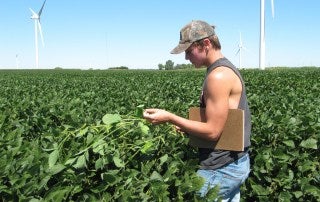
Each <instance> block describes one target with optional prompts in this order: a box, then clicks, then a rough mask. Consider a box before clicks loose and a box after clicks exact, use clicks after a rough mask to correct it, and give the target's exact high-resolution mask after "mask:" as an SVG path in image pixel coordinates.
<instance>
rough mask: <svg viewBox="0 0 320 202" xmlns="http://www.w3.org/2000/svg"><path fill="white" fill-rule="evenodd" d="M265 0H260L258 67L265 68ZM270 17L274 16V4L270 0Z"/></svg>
mask: <svg viewBox="0 0 320 202" xmlns="http://www.w3.org/2000/svg"><path fill="white" fill-rule="evenodd" d="M264 3H265V0H260V57H259V67H260V69H265V62H266V60H265V56H266V50H265V49H266V42H265V6H264ZM271 10H272V18H274V4H273V0H271Z"/></svg>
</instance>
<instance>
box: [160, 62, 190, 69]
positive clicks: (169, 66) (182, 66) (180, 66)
mask: <svg viewBox="0 0 320 202" xmlns="http://www.w3.org/2000/svg"><path fill="white" fill-rule="evenodd" d="M158 68H159V70H175V69H191V68H194V66H193V65H192V64H176V65H175V64H174V62H173V61H172V60H167V62H166V64H164V65H163V64H158Z"/></svg>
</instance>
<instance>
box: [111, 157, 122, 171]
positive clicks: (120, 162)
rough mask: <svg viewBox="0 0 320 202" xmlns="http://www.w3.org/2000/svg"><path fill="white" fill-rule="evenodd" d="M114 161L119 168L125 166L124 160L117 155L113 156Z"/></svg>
mask: <svg viewBox="0 0 320 202" xmlns="http://www.w3.org/2000/svg"><path fill="white" fill-rule="evenodd" d="M113 162H114V164H115V165H116V166H117V167H118V168H123V167H124V163H123V161H122V160H121V159H120V158H119V157H117V156H114V157H113Z"/></svg>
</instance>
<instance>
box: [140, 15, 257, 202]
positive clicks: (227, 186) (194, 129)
mask: <svg viewBox="0 0 320 202" xmlns="http://www.w3.org/2000/svg"><path fill="white" fill-rule="evenodd" d="M182 52H185V59H186V60H189V61H190V62H191V63H192V64H193V65H194V66H195V67H196V68H200V67H203V66H205V67H207V74H206V77H205V80H204V82H203V89H202V93H201V99H200V107H203V108H205V118H206V121H205V122H198V121H192V120H188V119H186V118H183V117H180V116H177V115H175V114H173V113H170V112H168V111H165V110H162V109H146V110H145V112H144V118H146V119H147V120H148V121H150V122H151V123H153V124H159V123H164V122H170V123H172V124H174V125H175V126H176V127H177V128H178V129H179V130H181V131H183V132H185V133H187V134H189V135H194V136H197V137H199V138H202V139H206V140H208V141H210V140H214V141H215V140H217V139H218V138H219V136H220V134H221V132H222V130H223V127H224V125H225V123H226V120H227V116H228V110H229V109H242V110H244V112H245V150H244V152H236V151H226V150H215V149H205V148H199V156H200V169H199V170H198V172H197V173H198V174H199V175H200V176H202V177H203V178H204V179H205V184H204V186H203V187H202V188H201V190H200V191H199V193H200V194H201V196H205V195H206V193H207V192H208V190H209V189H210V188H212V187H214V186H215V185H218V186H219V188H220V192H219V195H220V196H221V197H222V199H223V200H228V201H239V200H240V185H241V184H242V183H243V182H244V181H245V179H246V178H247V177H248V175H249V171H250V160H249V155H248V147H249V146H250V133H251V117H250V110H249V107H248V102H247V96H246V92H245V85H244V81H243V79H242V77H241V75H240V72H239V71H238V70H237V69H236V67H235V66H234V65H233V64H231V62H230V61H229V60H227V59H226V58H225V57H224V56H223V55H222V53H221V45H220V42H219V39H218V37H217V35H216V33H215V31H214V26H210V25H209V24H208V23H206V22H204V21H192V22H190V23H189V24H187V25H186V26H184V27H183V28H182V29H181V30H180V41H179V44H178V46H177V47H175V48H174V49H173V50H172V51H171V53H172V54H179V53H182Z"/></svg>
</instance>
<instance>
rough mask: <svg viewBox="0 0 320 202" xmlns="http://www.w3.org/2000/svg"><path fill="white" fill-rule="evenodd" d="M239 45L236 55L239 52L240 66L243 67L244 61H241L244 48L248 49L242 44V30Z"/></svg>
mask: <svg viewBox="0 0 320 202" xmlns="http://www.w3.org/2000/svg"><path fill="white" fill-rule="evenodd" d="M238 47H239V49H238V51H237V53H236V55H238V54H239V68H241V67H242V63H241V59H242V49H244V50H246V47H244V46H243V44H242V39H241V32H240V41H239V45H238Z"/></svg>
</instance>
